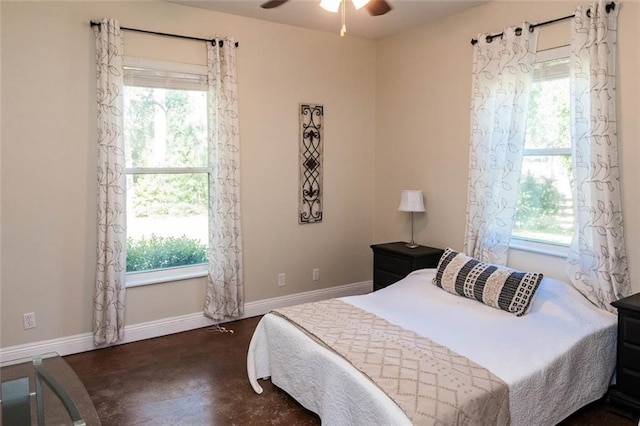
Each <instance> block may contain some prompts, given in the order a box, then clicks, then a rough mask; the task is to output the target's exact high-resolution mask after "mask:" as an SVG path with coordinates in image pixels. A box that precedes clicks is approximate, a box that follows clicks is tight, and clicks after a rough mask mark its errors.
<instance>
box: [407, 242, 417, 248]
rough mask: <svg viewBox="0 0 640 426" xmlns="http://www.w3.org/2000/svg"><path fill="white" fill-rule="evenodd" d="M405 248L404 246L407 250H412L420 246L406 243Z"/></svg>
mask: <svg viewBox="0 0 640 426" xmlns="http://www.w3.org/2000/svg"><path fill="white" fill-rule="evenodd" d="M405 246H406V247H407V248H410V249H414V248H418V247H420V244H416V243H407V244H405Z"/></svg>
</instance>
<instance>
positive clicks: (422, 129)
mask: <svg viewBox="0 0 640 426" xmlns="http://www.w3.org/2000/svg"><path fill="white" fill-rule="evenodd" d="M586 3H588V2H584V1H583V2H581V3H576V2H555V1H539V2H526V1H509V2H498V1H494V2H490V3H487V4H485V5H482V6H478V7H476V8H473V9H470V10H468V11H465V12H462V13H459V14H457V15H454V16H452V17H450V18H448V19H444V20H440V21H438V22H436V23H433V24H432V25H427V26H423V27H420V28H417V29H415V30H412V31H409V32H406V33H404V34H401V35H399V36H396V37H392V38H388V39H385V40H383V41H382V42H381V43H379V45H378V67H377V71H378V72H377V76H376V78H377V89H376V97H377V104H376V108H377V109H376V150H375V156H376V160H375V178H376V189H375V197H376V198H375V218H374V223H375V225H374V226H375V232H374V239H375V240H376V241H389V240H395V239H407V238H408V234H409V232H410V231H409V225H408V218H407V217H406V215H405V214H402V213H400V212H398V211H397V203H398V200H399V193H400V190H401V189H409V188H412V189H422V190H424V191H425V197H426V205H427V214H426V217H425V216H421V217H420V216H416V218H417V220H416V235H417V237H416V241H418V242H419V243H422V244H426V245H433V246H436V247H445V246H451V247H453V248H456V249H462V246H463V241H464V226H465V213H466V196H467V177H468V171H467V168H468V146H469V145H468V141H469V106H470V93H471V68H472V67H471V60H472V49H471V45H470V43H469V42H470V39H471V38H473V37H475V36H476V35H477V34H479V33H495V32H500V31H502V29H503V28H505V27H506V26H509V25H517V24H519V23H522V22H523V21H525V20H526V21H529V22H542V21H546V20H550V19H554V18H557V17H561V16H565V15H570V14H572V13H573V11H574V9H575V6H576V5H577V4H586ZM638 22H640V3H638V2H636V1H634V2H630V1H627V2H624V3H622V5H621V6H620V16H619V33H618V36H619V43H618V48H619V49H618V57H619V60H618V65H619V69H618V76H619V79H618V89H619V90H618V106H619V110H618V132H619V144H620V155H621V164H620V168H621V175H622V178H621V179H622V186H623V209H624V218H625V233H626V237H627V254H628V258H629V269H630V272H631V280H632V286H633V289H634V290H635V291H636V292H637V291H640V266H638V265H640V185H639V184H638V183H639V182H640V169H639V168H638V164H639V163H640V148H639V146H640V143H639V142H640V129H639V125H638V122H639V121H640V120H638V118H639V117H640V106H639V102H638V99H640V81H639V79H638V76H639V75H640V65H639V61H640V55H639V52H640V33H639V32H638ZM568 42H569V23H568V22H567V21H565V22H563V23H559V24H555V25H551V26H546V27H542V28H541V32H540V40H539V49H545V48H548V47H554V46H559V45H565V44H568ZM418 217H419V219H418ZM510 264H511V265H513V266H515V267H518V268H523V269H530V270H539V271H542V272H544V273H546V274H548V275H550V276H554V277H557V278H561V279H562V278H564V261H563V260H562V259H558V258H551V257H548V256H542V255H537V254H532V253H526V252H515V251H514V252H512V253H511V255H510Z"/></svg>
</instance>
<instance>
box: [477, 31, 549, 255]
mask: <svg viewBox="0 0 640 426" xmlns="http://www.w3.org/2000/svg"><path fill="white" fill-rule="evenodd" d="M477 40H478V42H477V43H476V45H475V46H474V56H473V87H472V98H471V146H470V150H469V189H468V201H467V223H466V231H465V242H464V251H465V253H467V254H468V255H470V256H473V257H475V258H477V259H479V260H481V261H484V262H487V263H498V264H505V263H506V261H507V254H508V248H509V241H510V239H511V231H512V229H513V223H514V214H515V207H516V199H517V191H518V183H519V180H520V168H521V165H522V153H523V150H524V140H525V127H526V121H527V111H528V103H529V94H530V89H531V83H532V80H533V64H534V62H535V58H536V47H537V40H538V32H537V30H536V29H535V28H534V29H533V31H531V30H530V25H529V24H527V23H524V24H523V25H522V26H521V27H509V28H507V29H506V30H505V31H504V33H503V36H502V37H491V36H488V35H487V34H480V35H479V36H478V38H477Z"/></svg>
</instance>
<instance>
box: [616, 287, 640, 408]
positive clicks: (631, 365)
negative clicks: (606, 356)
mask: <svg viewBox="0 0 640 426" xmlns="http://www.w3.org/2000/svg"><path fill="white" fill-rule="evenodd" d="M611 304H612V305H613V306H614V307H616V308H617V309H618V358H617V361H618V365H617V367H616V382H617V383H616V384H615V385H614V386H612V387H611V389H610V390H609V404H610V405H609V407H610V410H611V411H612V412H614V413H616V414H619V415H621V416H625V417H629V418H634V417H637V416H639V415H640V293H638V294H634V295H633V296H629V297H625V298H624V299H620V300H617V301H615V302H613V303H611Z"/></svg>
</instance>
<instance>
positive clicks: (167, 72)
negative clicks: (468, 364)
mask: <svg viewBox="0 0 640 426" xmlns="http://www.w3.org/2000/svg"><path fill="white" fill-rule="evenodd" d="M203 74H204V75H203ZM206 90H207V83H206V71H205V72H204V73H203V72H202V70H201V69H200V68H199V67H197V66H185V65H182V64H172V63H168V62H160V61H146V60H145V61H143V60H139V59H134V58H126V59H125V75H124V139H125V156H126V174H127V285H128V286H134V285H142V284H150V283H155V282H163V281H169V280H174V279H180V278H189V277H194V276H202V275H204V273H205V272H206V262H207V242H208V237H207V235H208V215H207V199H208V172H207V91H206Z"/></svg>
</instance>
